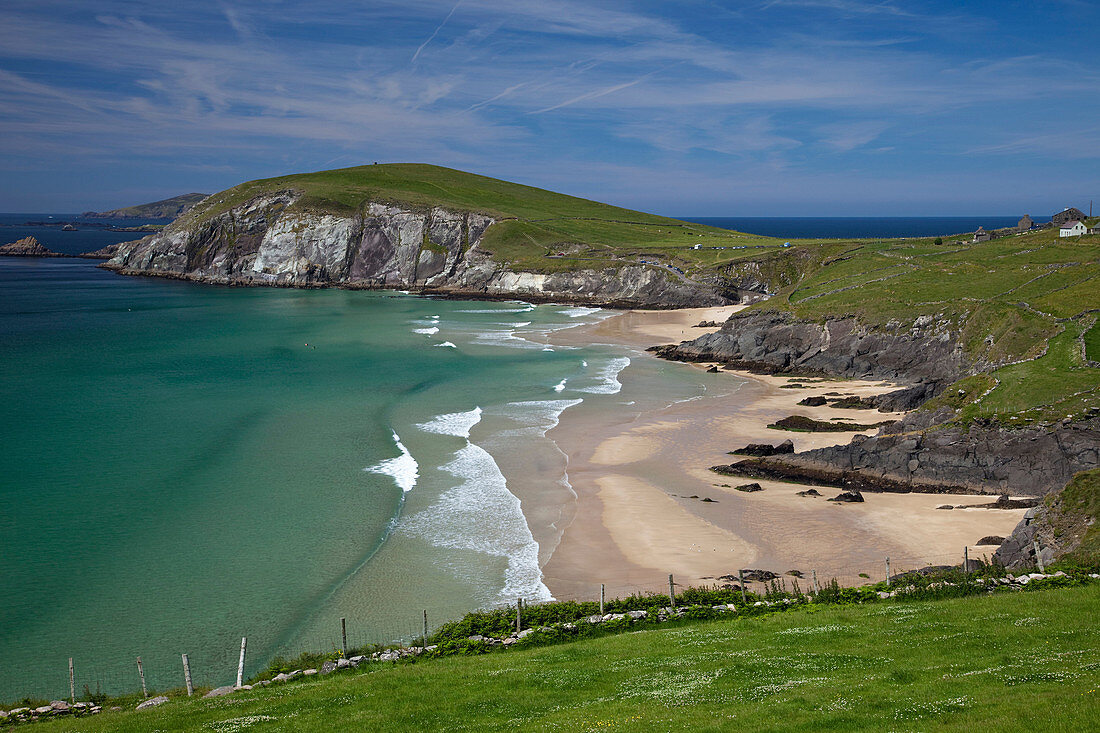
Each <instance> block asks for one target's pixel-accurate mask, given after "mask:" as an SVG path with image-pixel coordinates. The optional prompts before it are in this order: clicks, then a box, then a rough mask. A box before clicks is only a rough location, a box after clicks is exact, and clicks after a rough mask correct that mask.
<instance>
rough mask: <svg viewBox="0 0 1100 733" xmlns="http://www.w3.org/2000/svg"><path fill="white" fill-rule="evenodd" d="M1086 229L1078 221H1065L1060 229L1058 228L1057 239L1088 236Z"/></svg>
mask: <svg viewBox="0 0 1100 733" xmlns="http://www.w3.org/2000/svg"><path fill="white" fill-rule="evenodd" d="M1088 231H1089V230H1088V227H1086V226H1085V225H1084V224H1082V223H1081V222H1079V221H1067V222H1066V223H1065V224H1063V225H1062V226H1061V227H1059V228H1058V236H1059V237H1080V236H1081V235H1082V234H1088Z"/></svg>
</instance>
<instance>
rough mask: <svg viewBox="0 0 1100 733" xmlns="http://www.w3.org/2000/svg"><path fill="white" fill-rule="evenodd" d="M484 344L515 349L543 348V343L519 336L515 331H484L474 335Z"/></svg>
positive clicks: (476, 342)
mask: <svg viewBox="0 0 1100 733" xmlns="http://www.w3.org/2000/svg"><path fill="white" fill-rule="evenodd" d="M474 343H475V344H480V345H482V346H508V347H510V348H513V349H541V348H542V345H541V344H536V343H534V342H533V341H528V340H527V339H525V338H522V337H521V336H517V335H516V333H515V331H482V332H481V333H479V334H477V336H475V337H474Z"/></svg>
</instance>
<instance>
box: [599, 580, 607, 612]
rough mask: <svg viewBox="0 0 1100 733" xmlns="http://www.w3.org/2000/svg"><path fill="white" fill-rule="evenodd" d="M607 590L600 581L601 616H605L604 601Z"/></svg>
mask: <svg viewBox="0 0 1100 733" xmlns="http://www.w3.org/2000/svg"><path fill="white" fill-rule="evenodd" d="M605 590H606V588H605V587H604V584H603V583H600V615H601V616H603V602H604V592H605Z"/></svg>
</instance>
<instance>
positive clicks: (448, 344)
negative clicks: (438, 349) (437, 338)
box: [436, 341, 458, 349]
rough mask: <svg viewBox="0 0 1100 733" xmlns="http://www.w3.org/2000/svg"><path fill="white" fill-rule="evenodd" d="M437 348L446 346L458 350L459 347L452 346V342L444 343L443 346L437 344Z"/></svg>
mask: <svg viewBox="0 0 1100 733" xmlns="http://www.w3.org/2000/svg"><path fill="white" fill-rule="evenodd" d="M436 346H446V347H447V348H448V349H457V348H458V347H457V346H455V345H454V344H452V343H451V342H450V341H444V342H443V343H441V344H436Z"/></svg>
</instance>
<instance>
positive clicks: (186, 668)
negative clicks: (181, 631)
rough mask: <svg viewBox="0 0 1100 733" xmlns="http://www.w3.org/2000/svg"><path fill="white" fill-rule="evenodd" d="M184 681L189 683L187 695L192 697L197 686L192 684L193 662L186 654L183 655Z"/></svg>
mask: <svg viewBox="0 0 1100 733" xmlns="http://www.w3.org/2000/svg"><path fill="white" fill-rule="evenodd" d="M183 681H184V682H186V683H187V696H188V697H191V696H192V695H194V694H195V687H194V685H192V684H191V662H190V660H188V659H187V655H186V654H184V655H183Z"/></svg>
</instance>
